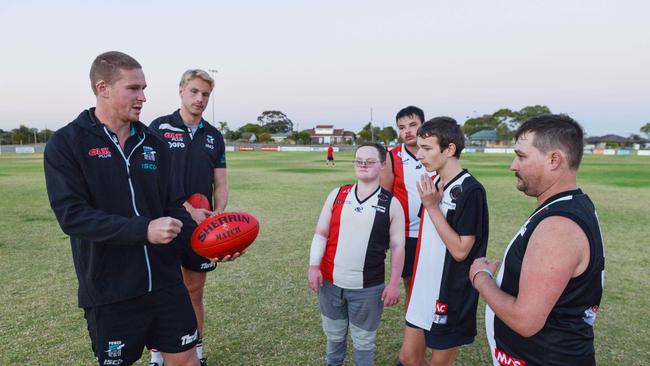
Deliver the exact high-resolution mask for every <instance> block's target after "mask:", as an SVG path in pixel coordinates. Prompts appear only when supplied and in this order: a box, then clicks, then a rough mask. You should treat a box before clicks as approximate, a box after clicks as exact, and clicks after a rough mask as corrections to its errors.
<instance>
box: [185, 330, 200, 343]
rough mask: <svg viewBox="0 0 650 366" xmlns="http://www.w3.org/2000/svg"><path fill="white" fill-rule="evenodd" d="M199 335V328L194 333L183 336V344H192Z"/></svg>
mask: <svg viewBox="0 0 650 366" xmlns="http://www.w3.org/2000/svg"><path fill="white" fill-rule="evenodd" d="M198 337H199V331H198V329H197V330H195V331H194V334H191V335H190V334H186V335H184V336H182V337H181V346H184V345H186V344H190V343H192V342H194V341H195V340H196V339H197V338H198Z"/></svg>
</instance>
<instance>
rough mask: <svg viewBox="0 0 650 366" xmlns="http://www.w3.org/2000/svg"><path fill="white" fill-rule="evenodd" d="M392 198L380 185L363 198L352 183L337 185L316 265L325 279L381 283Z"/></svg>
mask: <svg viewBox="0 0 650 366" xmlns="http://www.w3.org/2000/svg"><path fill="white" fill-rule="evenodd" d="M392 199H393V195H392V194H391V193H390V192H388V191H386V190H384V189H383V188H381V187H378V188H377V190H376V191H375V192H374V193H373V194H371V195H370V196H369V197H367V198H366V199H364V200H363V201H361V200H359V198H358V196H357V186H356V184H355V185H345V186H343V187H341V188H339V192H338V194H337V195H336V198H335V200H334V203H333V205H332V217H331V220H330V229H329V235H328V238H327V245H326V247H325V253H324V255H323V259H322V260H321V265H320V269H321V272H322V274H323V278H324V279H325V280H327V281H329V282H331V283H333V284H334V285H336V286H338V287H341V288H345V289H360V288H366V287H372V286H377V285H380V284H382V283H384V260H385V259H386V251H387V250H388V248H389V246H390V234H389V231H390V204H391V200H392Z"/></svg>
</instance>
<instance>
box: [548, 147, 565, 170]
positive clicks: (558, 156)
mask: <svg viewBox="0 0 650 366" xmlns="http://www.w3.org/2000/svg"><path fill="white" fill-rule="evenodd" d="M548 159H549V163H550V166H551V170H556V169H557V168H559V167H560V165H562V163H563V162H565V161H566V157H565V156H564V154H563V153H562V151H561V150H553V151H551V152H550V153H549V156H548Z"/></svg>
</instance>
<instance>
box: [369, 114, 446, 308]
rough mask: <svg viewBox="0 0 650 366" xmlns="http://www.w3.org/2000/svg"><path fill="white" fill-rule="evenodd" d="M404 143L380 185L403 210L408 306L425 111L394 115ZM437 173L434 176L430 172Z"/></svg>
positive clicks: (394, 152)
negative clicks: (420, 135) (419, 141)
mask: <svg viewBox="0 0 650 366" xmlns="http://www.w3.org/2000/svg"><path fill="white" fill-rule="evenodd" d="M395 121H396V123H397V128H398V130H399V137H400V140H401V141H402V143H401V144H400V145H399V146H397V147H395V148H394V149H392V150H391V151H390V153H389V154H388V157H389V158H388V159H386V168H385V169H384V170H382V172H381V181H380V182H381V186H382V187H383V188H384V189H385V190H387V191H389V192H391V193H393V195H394V196H395V198H397V199H398V200H399V202H400V203H401V204H402V208H403V209H404V221H405V231H406V241H405V245H404V269H403V270H402V279H403V282H404V288H405V289H406V303H407V304H408V299H409V294H410V287H411V275H412V273H413V261H414V260H415V247H416V245H417V242H418V230H419V228H420V217H419V211H420V206H421V203H420V196H419V195H418V191H417V189H416V187H415V184H416V182H417V181H418V180H420V177H421V176H422V174H423V173H424V172H425V171H426V170H425V169H423V167H422V163H420V162H419V161H418V159H416V158H415V155H416V154H417V153H418V144H417V133H418V128H420V126H421V125H422V123H423V122H424V112H423V111H422V110H421V109H420V108H418V107H414V106H408V107H406V108H403V109H402V110H400V111H399V112H398V113H397V115H396V116H395ZM431 174H434V173H431Z"/></svg>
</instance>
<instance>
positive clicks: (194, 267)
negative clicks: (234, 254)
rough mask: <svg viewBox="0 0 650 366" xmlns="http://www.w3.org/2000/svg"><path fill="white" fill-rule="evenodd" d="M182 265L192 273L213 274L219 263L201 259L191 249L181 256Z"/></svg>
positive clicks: (204, 258)
mask: <svg viewBox="0 0 650 366" xmlns="http://www.w3.org/2000/svg"><path fill="white" fill-rule="evenodd" d="M181 265H182V266H183V268H185V269H189V270H190V271H192V272H211V271H214V270H215V269H217V262H212V261H210V260H209V259H208V258H206V257H201V256H200V255H198V254H196V253H195V252H194V251H193V250H191V249H190V250H188V251H186V252H184V253H183V255H182V256H181Z"/></svg>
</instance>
